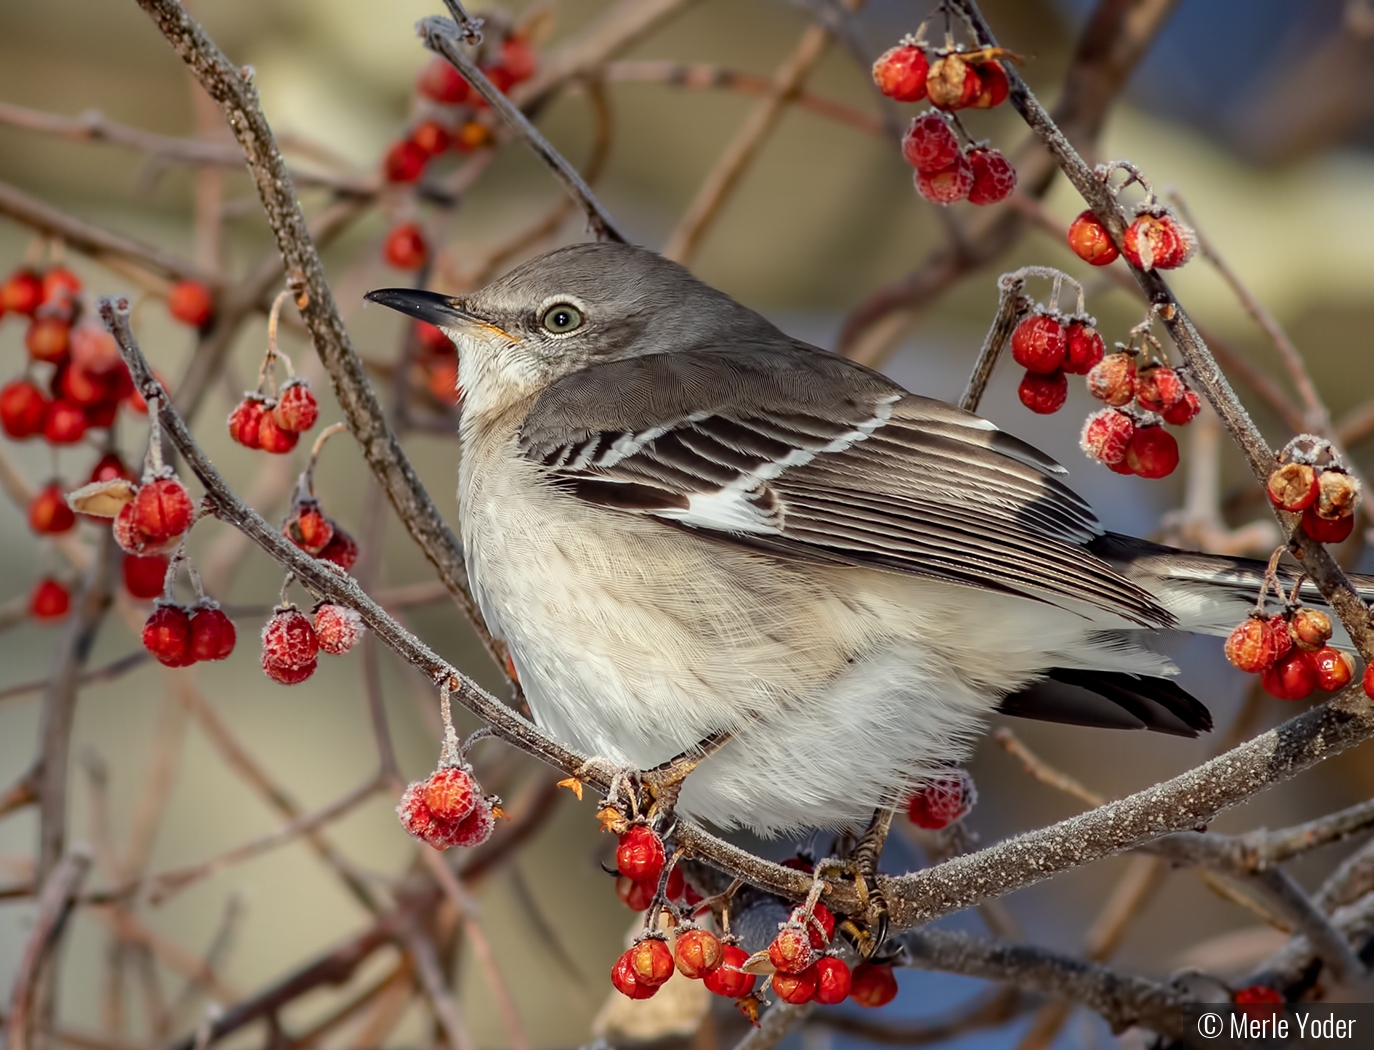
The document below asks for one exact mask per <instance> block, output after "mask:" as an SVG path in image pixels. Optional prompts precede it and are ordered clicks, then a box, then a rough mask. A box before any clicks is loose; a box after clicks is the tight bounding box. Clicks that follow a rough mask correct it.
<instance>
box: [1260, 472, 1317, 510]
mask: <svg viewBox="0 0 1374 1050" xmlns="http://www.w3.org/2000/svg"><path fill="white" fill-rule="evenodd" d="M1264 488H1265V491H1266V492H1268V493H1269V502H1270V503H1272V504H1274V506H1276V507H1279V508H1281V509H1283V510H1289V511H1294V512H1296V511H1300V510H1306V509H1307V508H1308V507H1310V506H1312V504H1314V503H1316V502H1317V496H1318V494H1319V493H1320V492H1321V488H1320V486H1319V485H1318V484H1317V472H1316V471H1315V470H1313V469H1312V468H1311V467H1310V466H1308V465H1307V464H1306V463H1285V464H1284V465H1283V466H1281V467H1279V468H1277V469H1276V470H1275V471H1274V472H1273V473H1272V474H1270V475H1269V480H1268V481H1266V482H1265V485H1264Z"/></svg>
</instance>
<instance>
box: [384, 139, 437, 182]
mask: <svg viewBox="0 0 1374 1050" xmlns="http://www.w3.org/2000/svg"><path fill="white" fill-rule="evenodd" d="M428 160H429V154H427V153H426V152H425V151H424V150H423V149H421V148H420V147H419V146H417V145H416V144H415V143H413V142H411V141H410V139H402V140H401V141H400V142H397V143H395V144H394V145H392V147H391V148H390V149H389V150H387V151H386V156H385V157H384V158H382V170H383V172H385V174H386V181H387V182H415V181H416V180H417V179H419V177H420V175H421V173H423V172H424V170H425V163H426V162H427V161H428Z"/></svg>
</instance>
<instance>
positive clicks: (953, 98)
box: [926, 55, 983, 109]
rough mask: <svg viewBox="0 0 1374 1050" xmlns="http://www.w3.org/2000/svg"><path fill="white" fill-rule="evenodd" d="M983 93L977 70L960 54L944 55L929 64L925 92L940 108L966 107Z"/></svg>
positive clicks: (931, 102)
mask: <svg viewBox="0 0 1374 1050" xmlns="http://www.w3.org/2000/svg"><path fill="white" fill-rule="evenodd" d="M982 93H983V81H982V78H981V77H980V76H979V75H978V71H977V70H976V69H975V68H974V67H973V66H971V65H970V64H969V63H968V62H966V61H965V60H964V58H963V56H962V55H945V56H943V57H942V58H937V59H936V60H935V61H934V62H932V63H931V64H930V70H929V72H927V73H926V94H927V95H928V96H929V98H930V104H931V105H932V106H938V107H939V108H940V109H966V108H967V107H969V106H971V105H973V104H974V102H976V101H977V100H978V96H979V95H981V94H982Z"/></svg>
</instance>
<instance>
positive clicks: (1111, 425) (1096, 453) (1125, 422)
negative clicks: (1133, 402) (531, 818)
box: [1078, 408, 1135, 467]
mask: <svg viewBox="0 0 1374 1050" xmlns="http://www.w3.org/2000/svg"><path fill="white" fill-rule="evenodd" d="M1134 436H1135V421H1134V420H1132V419H1131V417H1130V416H1128V415H1126V414H1125V413H1124V412H1118V411H1117V410H1116V409H1114V408H1104V409H1102V410H1101V411H1100V412H1094V413H1093V414H1092V415H1090V416H1089V417H1088V420H1087V422H1086V423H1084V424H1083V434H1082V436H1081V437H1080V438H1079V439H1078V446H1079V448H1081V449H1082V450H1083V451H1084V452H1086V453H1087V454H1088V456H1089V458H1091V459H1095V460H1097V461H1098V462H1099V463H1105V464H1106V465H1107V466H1109V467H1110V466H1115V465H1116V464H1118V463H1120V462H1121V461H1122V460H1124V459H1125V458H1126V446H1127V445H1129V444H1130V443H1131V438H1132V437H1134Z"/></svg>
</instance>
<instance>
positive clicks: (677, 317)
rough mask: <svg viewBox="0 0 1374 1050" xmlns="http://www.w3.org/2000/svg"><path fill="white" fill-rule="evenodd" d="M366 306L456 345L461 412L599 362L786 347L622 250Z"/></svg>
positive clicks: (496, 405)
mask: <svg viewBox="0 0 1374 1050" xmlns="http://www.w3.org/2000/svg"><path fill="white" fill-rule="evenodd" d="M367 298H368V299H369V300H371V301H372V302H375V303H381V304H382V305H383V306H389V307H391V308H392V309H394V310H399V311H401V312H402V313H406V314H409V315H411V316H412V317H418V318H420V319H421V320H422V321H428V322H429V323H430V324H433V325H437V326H438V327H439V328H441V329H443V330H444V332H445V333H447V335H448V336H449V338H451V339H452V340H453V341H454V342H455V343H456V344H457V346H458V357H459V372H458V381H459V383H460V384H461V385H462V387H463V390H464V396H465V398H466V401H467V405H466V408H465V411H471V410H474V409H475V410H478V411H482V410H488V409H496V410H499V409H501V408H503V407H505V406H506V405H508V404H510V403H512V402H513V401H515V400H519V399H521V398H523V397H526V396H528V395H530V394H532V393H537V392H538V391H540V390H542V389H543V388H544V387H545V386H547V385H548V384H549V383H552V382H554V381H555V380H557V379H560V378H562V377H563V376H565V375H568V374H570V373H572V372H576V371H578V370H580V369H582V368H586V367H588V366H589V365H593V364H597V363H598V362H603V361H616V360H620V359H622V358H626V357H637V356H641V355H644V354H657V353H672V352H677V351H681V350H690V349H698V348H701V347H705V346H724V345H727V344H735V345H738V344H740V343H743V342H750V341H753V340H756V339H757V340H763V341H771V340H774V339H777V338H786V337H785V336H781V333H779V332H778V330H777V329H776V328H774V327H773V326H772V325H771V324H770V323H769V322H768V321H766V320H765V319H764V318H763V317H761V316H759V315H758V314H756V313H755V312H754V311H753V310H750V309H748V308H747V307H745V306H742V305H740V304H739V303H737V302H735V300H733V299H731V298H730V297H729V296H728V295H726V294H724V293H723V292H718V291H716V290H715V289H714V288H710V287H708V286H707V285H704V284H702V283H701V282H700V281H698V280H697V279H696V278H695V277H693V276H692V275H691V274H690V273H689V272H688V271H687V270H686V269H685V268H683V267H682V266H679V265H678V264H677V263H675V262H670V261H669V260H667V259H665V258H663V257H662V256H661V255H658V254H657V253H655V252H651V251H648V250H647V249H644V248H636V247H633V246H631V245H625V244H611V243H597V244H576V245H572V246H571V247H567V248H559V249H558V250H556V251H552V252H549V253H548V254H547V255H541V256H539V257H538V258H535V259H531V260H530V261H529V262H527V263H524V264H522V265H521V266H518V267H516V268H515V269H514V270H512V271H510V273H508V274H506V275H505V276H504V277H501V278H500V279H498V280H496V281H493V282H492V283H491V284H489V285H487V286H486V287H485V288H482V289H479V290H478V291H475V292H472V293H471V294H469V295H463V296H446V295H440V294H439V293H437V292H426V291H420V290H418V289H409V288H383V289H379V290H377V291H375V292H368V293H367Z"/></svg>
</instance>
